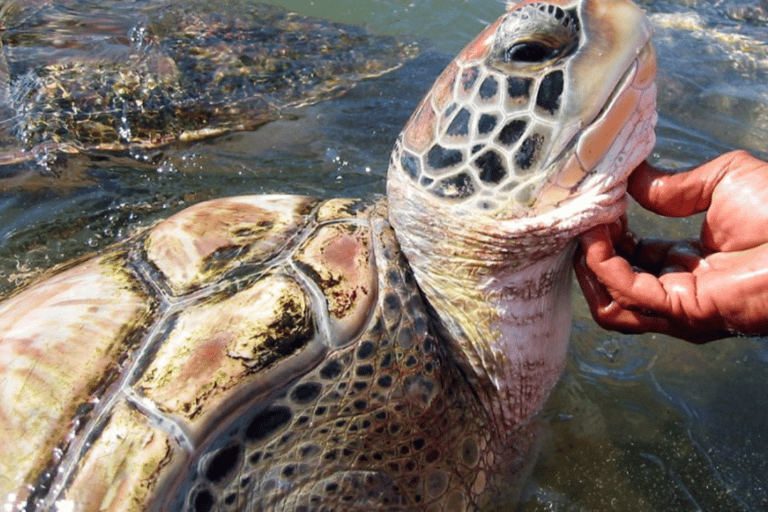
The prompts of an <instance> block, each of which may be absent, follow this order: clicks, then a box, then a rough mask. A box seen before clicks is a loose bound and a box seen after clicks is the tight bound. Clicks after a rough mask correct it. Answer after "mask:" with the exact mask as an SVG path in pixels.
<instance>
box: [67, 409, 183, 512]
mask: <svg viewBox="0 0 768 512" xmlns="http://www.w3.org/2000/svg"><path fill="white" fill-rule="evenodd" d="M185 459H186V454H185V453H184V452H183V450H182V449H181V448H180V447H179V445H178V444H177V443H174V442H173V441H172V440H171V439H169V436H168V435H167V434H165V433H164V432H162V431H161V430H159V429H154V428H152V427H151V426H150V425H149V424H148V423H147V419H146V417H145V416H143V415H142V414H141V413H139V412H138V411H136V410H135V409H133V408H131V407H130V406H128V404H126V403H125V402H123V403H120V404H118V405H117V407H116V408H115V409H114V410H113V411H112V414H111V418H110V421H109V423H107V425H106V427H105V429H104V430H103V431H102V432H101V435H99V437H98V438H97V439H95V441H94V443H93V445H92V446H91V447H90V449H89V450H88V452H87V453H86V455H85V457H84V459H83V460H81V461H80V463H79V464H78V466H79V468H78V471H77V476H76V477H75V479H74V481H73V482H72V483H71V484H70V485H69V486H68V487H67V489H66V492H65V494H64V495H63V496H62V497H61V499H60V503H61V502H64V501H67V500H68V501H71V502H72V503H76V504H77V507H78V508H77V510H104V511H109V512H122V511H125V512H128V511H131V512H133V511H140V510H147V509H148V508H149V506H150V504H151V503H152V500H153V499H154V497H155V494H156V493H157V492H158V491H162V489H159V486H160V485H161V482H162V480H163V478H164V477H165V475H167V474H169V473H174V472H176V471H178V469H179V468H180V466H181V464H182V463H183V462H184V460H185ZM105 461H115V462H114V463H111V464H110V463H105Z"/></svg>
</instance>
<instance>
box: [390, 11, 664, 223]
mask: <svg viewBox="0 0 768 512" xmlns="http://www.w3.org/2000/svg"><path fill="white" fill-rule="evenodd" d="M650 36H651V29H650V25H649V23H648V21H647V20H646V18H645V16H644V14H643V13H642V11H640V9H639V8H638V7H637V6H635V5H634V4H633V3H632V2H631V1H629V0H560V1H558V0H551V1H549V2H542V1H525V2H522V3H519V4H517V5H514V6H512V8H511V9H510V10H509V11H508V12H507V13H506V14H504V15H503V16H502V17H501V18H499V19H498V20H497V21H496V22H495V23H493V24H492V25H491V26H489V27H488V28H487V29H486V30H484V31H483V32H482V33H481V34H480V35H479V36H478V37H477V38H476V39H475V40H474V41H472V42H471V43H470V44H469V45H468V46H467V47H466V48H465V49H464V50H463V51H462V52H461V53H460V54H459V55H458V57H457V58H456V59H455V60H454V61H453V62H452V63H451V64H450V65H449V66H448V68H447V69H446V70H445V71H444V72H443V73H442V75H440V77H439V78H438V79H437V81H436V82H435V84H434V86H433V88H432V90H431V91H430V92H429V94H428V95H427V96H426V97H425V98H424V100H423V101H422V103H421V104H420V105H419V107H418V109H417V110H416V112H415V113H414V115H413V117H412V118H411V119H410V121H409V122H408V124H407V125H406V127H405V129H404V130H403V132H402V134H401V136H400V138H399V139H398V143H397V145H396V147H395V151H394V153H393V158H392V163H391V166H390V181H391V182H392V186H391V187H390V189H392V188H393V187H396V186H400V185H403V186H407V187H410V188H413V189H415V190H416V191H418V195H419V196H422V197H423V196H428V199H427V201H428V202H432V201H431V200H432V199H437V202H436V204H440V202H442V203H445V204H450V205H453V206H455V205H459V204H460V205H461V206H462V208H469V209H476V210H478V211H480V212H482V213H483V215H490V216H492V217H494V218H495V219H511V218H517V217H524V216H533V215H538V214H541V213H542V212H543V211H546V210H551V209H553V208H554V207H556V206H558V205H560V204H561V203H563V202H564V201H566V200H568V199H570V198H572V197H573V196H575V195H577V193H579V194H580V193H581V190H577V189H578V188H579V185H581V184H582V182H583V181H585V178H586V177H588V176H591V175H592V174H594V173H595V170H596V167H598V164H600V163H601V161H602V160H604V157H605V156H606V155H608V154H610V151H609V150H610V149H611V146H612V144H613V142H614V140H617V139H620V138H621V137H620V135H621V134H620V131H621V130H620V129H621V128H622V126H623V125H625V124H633V123H642V124H643V126H642V127H641V128H642V129H638V130H635V133H634V134H632V133H630V134H624V135H625V137H624V139H626V140H624V141H623V143H624V144H628V143H633V144H637V140H636V139H638V140H639V139H643V148H645V147H646V146H652V144H653V140H652V138H653V134H652V129H653V126H652V125H653V120H652V119H651V117H652V112H653V111H654V109H655V89H654V88H653V87H654V86H653V78H654V76H655V54H654V51H653V47H652V46H651V43H650ZM636 112H637V114H638V115H637V116H636V117H637V119H633V118H632V116H633V114H634V113H636ZM619 143H620V144H622V142H621V141H620V142H619ZM615 149H621V148H615ZM648 149H649V148H648ZM640 152H641V151H638V153H640ZM646 153H647V151H646ZM642 156H645V154H643V155H642ZM614 167H615V166H614ZM620 170H621V173H620V174H621V176H620V178H621V179H622V180H623V178H624V177H625V175H626V173H627V172H628V171H629V170H631V169H625V168H624V167H623V166H622V167H621V169H620ZM610 173H611V174H615V173H614V170H613V169H611V170H610ZM400 177H407V179H408V180H409V181H410V183H407V184H406V183H402V181H401V180H398V178H400ZM592 181H594V180H592ZM396 184H397V185H396ZM419 202H422V201H421V200H420V201H419Z"/></svg>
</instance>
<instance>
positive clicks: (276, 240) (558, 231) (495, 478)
mask: <svg viewBox="0 0 768 512" xmlns="http://www.w3.org/2000/svg"><path fill="white" fill-rule="evenodd" d="M650 33H651V30H650V27H649V24H648V22H647V20H646V18H645V16H644V15H643V13H642V12H641V11H640V10H639V9H638V8H637V7H636V6H635V5H634V4H632V3H631V2H630V1H628V0H560V1H557V2H555V1H551V2H523V3H521V4H519V5H518V6H516V7H514V8H512V9H511V10H510V11H509V12H508V13H506V14H505V15H503V16H502V17H501V18H500V19H499V20H497V21H496V22H495V23H494V24H493V25H491V26H490V27H488V28H487V29H486V30H485V31H484V32H483V33H481V34H480V35H479V36H478V37H477V38H476V39H475V40H474V41H473V42H472V43H470V44H469V46H467V47H466V48H465V49H464V50H463V51H462V52H461V53H460V54H459V56H458V57H457V58H456V59H455V60H454V61H453V62H452V63H451V64H450V65H449V66H448V68H447V69H446V70H445V71H444V72H443V74H442V75H441V76H440V77H439V78H438V79H437V82H436V83H435V84H434V86H433V88H432V90H431V91H430V92H429V94H428V95H427V96H426V98H425V99H424V100H423V101H422V103H421V105H420V106H419V107H418V110H417V111H416V113H415V114H414V116H413V117H412V118H411V120H410V121H409V122H408V124H407V125H406V127H405V129H404V130H403V132H402V134H401V135H400V137H399V138H398V140H397V142H396V143H395V149H394V151H393V153H392V159H391V163H390V167H389V174H388V186H387V199H380V200H378V201H370V202H366V201H358V200H342V199H334V200H329V201H318V200H314V199H311V198H307V197H298V196H246V197H234V198H228V199H220V200H215V201H210V202H207V203H201V204H198V205H196V206H193V207H191V208H188V209H186V210H184V211H182V212H180V213H179V214H177V215H174V216H173V217H170V218H169V219H167V220H165V221H163V222H160V223H159V224H158V225H156V226H155V227H153V228H152V229H149V230H148V231H146V232H145V233H144V234H142V235H139V236H137V237H135V238H133V239H130V240H128V241H126V242H124V243H121V244H118V245H116V246H114V247H112V248H110V249H108V250H107V251H105V252H104V253H103V254H101V255H99V256H97V257H94V258H92V259H90V260H88V261H86V262H82V263H80V264H77V265H73V266H70V267H69V268H67V269H64V270H60V271H59V272H58V273H55V274H53V275H51V276H50V277H49V278H48V279H46V280H43V281H41V282H39V283H38V284H36V285H34V286H32V287H30V288H28V289H26V290H23V291H21V292H20V293H18V294H16V295H15V296H13V297H11V298H10V299H8V300H7V301H6V302H4V303H3V304H0V354H1V355H2V358H0V382H2V386H0V393H2V396H1V397H0V398H1V399H0V436H1V437H0V445H2V446H3V451H2V453H0V474H2V475H3V478H2V479H0V497H2V499H3V501H4V502H5V503H6V505H5V507H6V509H11V510H27V511H29V512H31V511H32V510H51V509H53V508H54V507H55V508H56V509H57V510H78V511H96V510H132V511H143V510H190V511H194V512H208V511H213V510H216V511H223V510H248V511H256V510H295V511H300V510H305V511H306V510H360V511H366V512H367V511H370V510H434V511H447V510H451V511H460V510H468V509H469V510H478V509H483V510H487V509H490V508H495V507H497V506H498V503H499V500H500V498H501V497H502V496H504V495H506V494H508V493H509V492H510V491H509V489H510V487H511V486H512V481H513V480H512V479H513V477H514V476H516V472H519V470H520V467H521V461H522V460H523V458H524V456H525V455H526V452H527V451H528V449H529V448H530V445H531V441H530V436H529V434H530V430H529V425H530V421H531V418H532V417H533V416H534V415H535V413H536V412H537V411H538V410H539V409H540V408H541V406H542V404H543V402H544V400H545V399H546V397H547V396H548V394H549V392H550V391H551V390H552V388H553V387H554V386H555V384H556V382H557V380H558V378H559V376H560V373H561V371H562V369H563V366H564V363H565V357H566V351H567V350H566V349H567V345H568V339H569V333H570V326H571V315H570V297H569V292H570V283H569V275H570V261H571V255H572V252H573V247H574V238H575V237H576V236H577V235H578V233H579V232H581V231H583V230H586V229H588V228H590V227H592V226H594V225H596V224H599V223H603V222H607V221H611V220H613V219H615V218H617V217H618V216H619V215H621V213H622V212H623V211H624V209H625V203H624V200H623V198H624V195H625V190H626V178H627V176H628V174H629V173H630V172H631V170H632V169H633V168H634V167H635V166H636V165H637V164H638V163H639V162H640V161H641V160H642V159H643V158H645V156H646V155H647V154H648V153H649V152H650V150H651V148H652V146H653V143H654V133H653V129H654V124H655V120H656V113H655V86H654V83H653V79H654V75H655V69H656V68H655V55H654V51H653V47H652V46H651V42H650ZM517 476H519V475H517Z"/></svg>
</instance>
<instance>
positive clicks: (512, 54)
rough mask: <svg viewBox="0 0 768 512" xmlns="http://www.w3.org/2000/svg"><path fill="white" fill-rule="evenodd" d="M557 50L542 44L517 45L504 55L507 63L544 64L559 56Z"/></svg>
mask: <svg viewBox="0 0 768 512" xmlns="http://www.w3.org/2000/svg"><path fill="white" fill-rule="evenodd" d="M557 52H558V50H557V48H550V47H549V46H545V45H543V44H540V43H516V44H513V45H512V46H510V47H509V48H508V49H507V51H506V54H505V55H504V57H505V59H504V60H506V61H507V62H544V61H546V60H549V59H551V58H552V57H554V56H555V55H557Z"/></svg>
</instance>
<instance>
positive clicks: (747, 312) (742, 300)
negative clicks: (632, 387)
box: [574, 151, 768, 343]
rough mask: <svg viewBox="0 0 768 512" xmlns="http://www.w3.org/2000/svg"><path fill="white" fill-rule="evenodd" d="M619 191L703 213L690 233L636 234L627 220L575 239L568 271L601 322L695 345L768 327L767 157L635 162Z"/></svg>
mask: <svg viewBox="0 0 768 512" xmlns="http://www.w3.org/2000/svg"><path fill="white" fill-rule="evenodd" d="M628 192H629V193H630V195H631V196H632V197H634V198H635V199H636V200H637V201H638V203H640V205H641V206H643V207H644V208H646V209H648V210H650V211H651V212H654V213H657V214H660V215H665V216H669V217H684V216H688V215H693V214H696V213H699V212H702V211H705V210H706V212H707V214H706V217H705V219H704V222H703V224H702V227H701V232H700V236H699V238H698V239H691V240H679V241H667V240H643V241H641V240H639V239H638V238H637V237H636V236H635V235H634V234H633V233H632V232H631V231H630V230H629V229H627V224H626V218H622V219H619V220H618V221H616V222H614V223H612V224H610V225H602V226H597V227H595V228H593V229H591V230H589V231H587V232H586V233H584V234H583V235H582V236H581V237H580V246H581V247H580V249H579V250H577V252H576V255H575V257H574V267H575V269H576V275H577V278H578V280H579V284H580V285H581V288H582V290H583V291H584V295H585V297H586V298H587V302H588V303H589V307H590V310H591V311H592V316H593V317H594V318H595V320H596V321H597V323H598V324H599V325H601V326H602V327H604V328H606V329H614V330H619V331H622V332H632V333H640V332H648V331H651V332H660V333H665V334H670V335H672V336H675V337H678V338H681V339H684V340H688V341H691V342H694V343H704V342H707V341H712V340H715V339H719V338H724V337H728V336H733V335H735V334H760V333H766V332H768V163H766V162H763V161H761V160H758V159H757V158H755V157H753V156H751V155H750V154H748V153H746V152H744V151H734V152H731V153H727V154H725V155H722V156H720V157H718V158H716V159H714V160H712V161H711V162H708V163H706V164H704V165H702V166H700V167H697V168H695V169H692V170H690V171H687V172H683V173H678V174H669V173H666V172H663V171H660V170H658V169H654V168H652V167H651V166H650V165H648V164H647V163H643V164H641V165H640V166H638V168H637V169H636V170H635V171H634V172H633V173H632V175H631V176H630V178H629V183H628Z"/></svg>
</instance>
